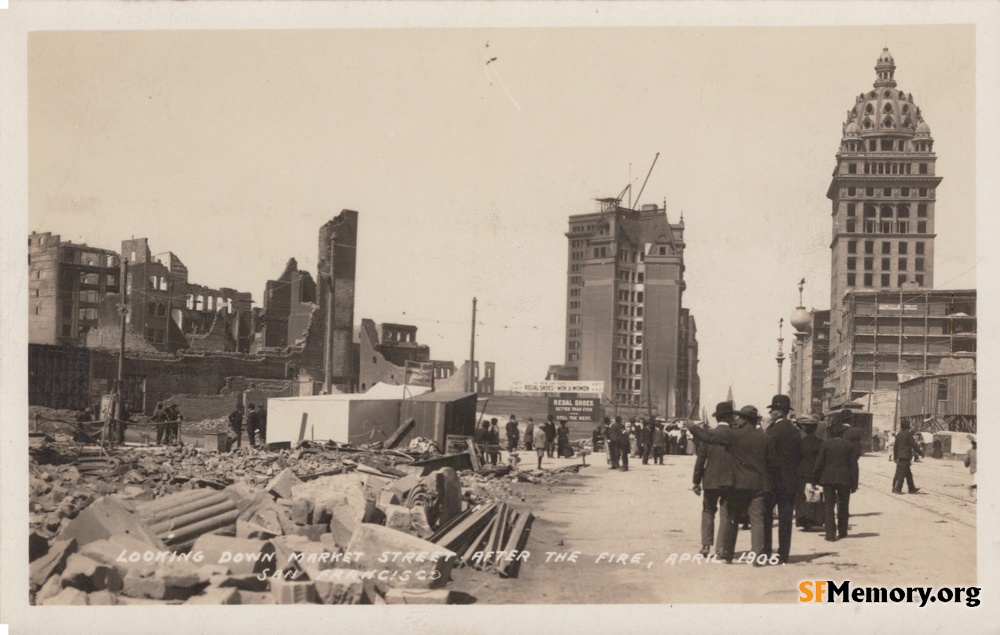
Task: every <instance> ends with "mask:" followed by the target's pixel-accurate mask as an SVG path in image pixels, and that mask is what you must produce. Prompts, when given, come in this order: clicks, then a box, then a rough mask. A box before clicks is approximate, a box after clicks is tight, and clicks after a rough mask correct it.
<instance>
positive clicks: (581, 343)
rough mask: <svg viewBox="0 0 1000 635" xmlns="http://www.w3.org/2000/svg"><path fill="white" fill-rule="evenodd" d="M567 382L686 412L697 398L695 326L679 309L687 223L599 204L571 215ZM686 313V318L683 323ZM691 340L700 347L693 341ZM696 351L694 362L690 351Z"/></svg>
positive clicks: (618, 400)
mask: <svg viewBox="0 0 1000 635" xmlns="http://www.w3.org/2000/svg"><path fill="white" fill-rule="evenodd" d="M566 238H567V239H568V241H569V259H568V272H567V299H566V301H567V308H566V359H565V366H564V368H563V369H561V371H560V372H561V373H562V374H563V376H564V377H565V378H572V379H579V380H587V381H596V380H600V381H603V382H604V396H605V399H606V400H608V401H609V402H610V403H613V404H617V405H639V404H647V405H649V404H651V405H652V406H653V407H654V408H655V409H656V411H657V413H658V414H660V415H663V416H669V417H674V416H683V417H687V416H690V408H691V405H692V404H697V403H698V402H699V397H698V394H697V391H698V379H697V345H696V339H695V333H696V329H694V328H693V326H694V320H693V318H691V317H690V315H689V314H688V313H684V310H683V308H682V296H683V293H684V288H685V283H684V221H683V219H681V220H680V222H678V223H676V224H673V223H670V221H669V220H668V219H667V213H666V208H665V207H662V208H661V207H658V206H657V205H655V204H653V205H643V206H642V207H641V208H640V209H637V210H635V209H628V208H625V207H622V206H621V201H620V200H618V199H600V200H598V201H597V210H596V211H594V212H592V213H590V214H579V215H575V216H570V218H569V231H568V232H567V233H566ZM682 315H684V316H685V317H684V318H683V323H682ZM692 343H694V345H692ZM692 351H693V352H694V357H692V355H691V353H692Z"/></svg>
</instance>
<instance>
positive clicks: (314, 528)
mask: <svg viewBox="0 0 1000 635" xmlns="http://www.w3.org/2000/svg"><path fill="white" fill-rule="evenodd" d="M328 531H330V526H329V525H299V526H296V527H295V529H294V530H293V531H292V534H291V535H292V536H302V537H303V538H308V539H309V540H312V541H314V542H318V541H319V539H320V537H321V536H323V534H325V533H327V532H328Z"/></svg>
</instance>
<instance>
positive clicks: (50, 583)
mask: <svg viewBox="0 0 1000 635" xmlns="http://www.w3.org/2000/svg"><path fill="white" fill-rule="evenodd" d="M62 589H63V586H62V578H61V577H60V576H59V574H58V573H57V574H55V575H54V576H51V577H50V578H49V579H48V580H46V581H45V584H43V585H42V588H40V589H38V593H35V604H41V602H42V601H43V600H47V599H49V598H50V597H54V596H56V595H59V594H60V593H61V592H62Z"/></svg>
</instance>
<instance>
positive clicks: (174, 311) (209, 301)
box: [94, 238, 253, 353]
mask: <svg viewBox="0 0 1000 635" xmlns="http://www.w3.org/2000/svg"><path fill="white" fill-rule="evenodd" d="M122 256H123V257H124V258H125V259H126V261H127V263H128V274H127V283H126V297H127V299H128V304H129V312H128V315H127V316H126V320H127V323H128V324H129V325H131V327H132V330H133V331H134V332H135V333H136V334H138V335H140V336H141V337H142V338H143V339H144V340H145V341H146V342H148V343H149V344H150V345H152V346H153V348H155V349H156V350H158V351H161V352H169V353H173V352H176V351H179V350H205V351H219V352H241V353H245V352H249V345H250V342H251V340H252V327H253V324H252V317H251V315H252V310H251V307H252V301H253V300H252V296H251V294H250V293H247V292H241V291H236V290H234V289H227V288H223V289H212V288H209V287H206V286H204V285H200V284H195V283H193V282H190V281H189V280H188V269H187V267H186V266H185V265H184V263H183V262H181V259H180V258H178V257H177V255H175V254H174V253H172V252H169V251H168V252H163V253H159V254H156V255H155V256H154V255H153V254H152V252H151V251H150V249H149V242H148V240H147V239H146V238H135V239H131V240H125V241H122ZM109 326H111V327H112V329H113V328H114V327H116V326H117V324H114V323H113V324H111V325H109ZM108 344H109V343H108V342H99V343H95V344H94V345H95V346H105V345H108Z"/></svg>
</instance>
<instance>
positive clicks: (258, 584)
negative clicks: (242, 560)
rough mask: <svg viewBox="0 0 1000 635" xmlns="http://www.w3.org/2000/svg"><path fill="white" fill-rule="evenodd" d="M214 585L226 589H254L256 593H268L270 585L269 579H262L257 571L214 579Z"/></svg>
mask: <svg viewBox="0 0 1000 635" xmlns="http://www.w3.org/2000/svg"><path fill="white" fill-rule="evenodd" d="M213 586H217V587H220V588H224V589H229V588H232V589H236V590H238V591H253V592H254V593H267V591H268V589H269V588H270V586H269V585H268V581H267V579H263V580H262V579H261V577H260V576H259V575H257V574H256V573H252V574H249V575H228V576H223V577H221V578H218V579H217V580H213Z"/></svg>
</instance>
